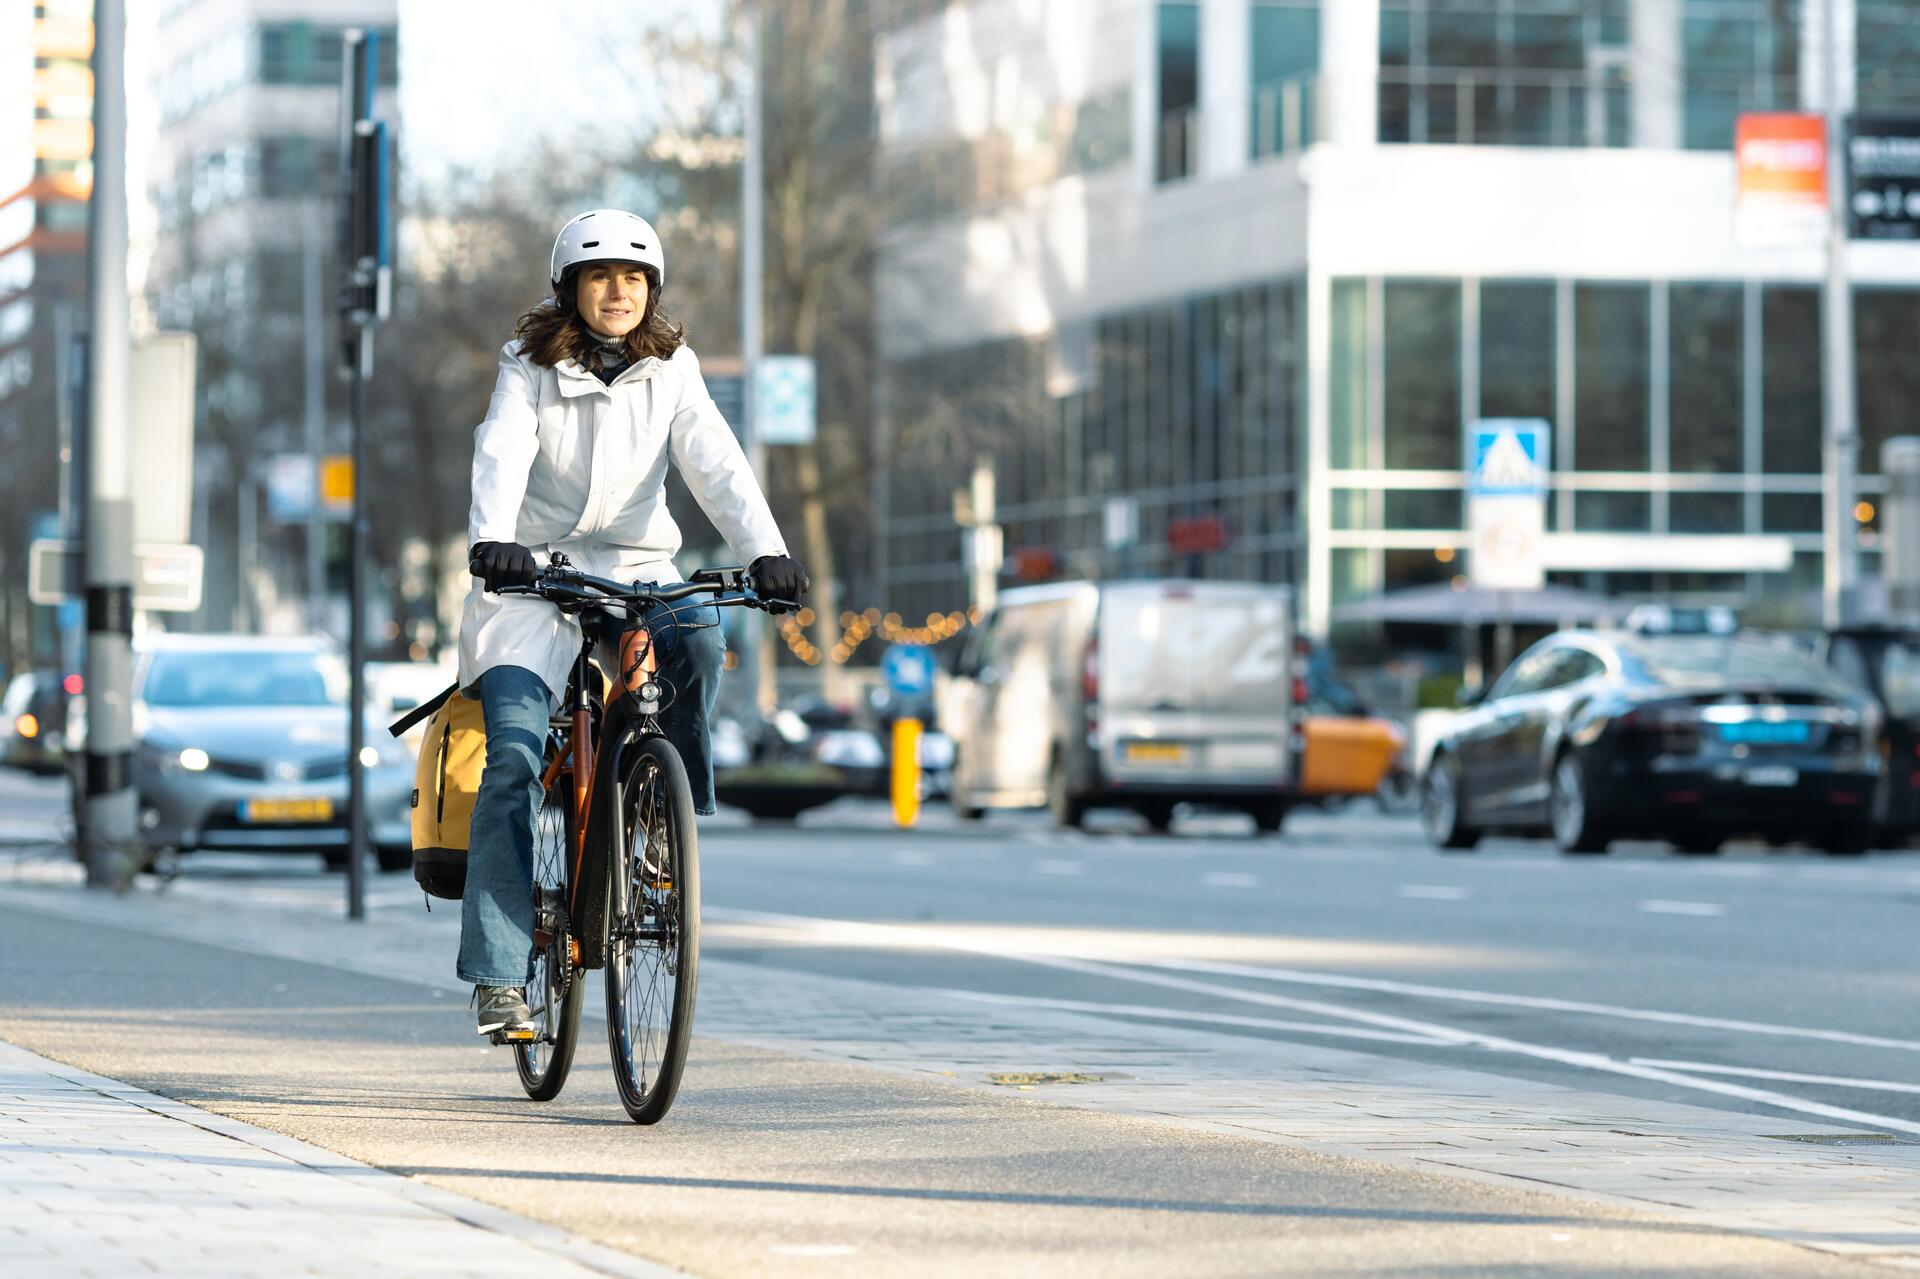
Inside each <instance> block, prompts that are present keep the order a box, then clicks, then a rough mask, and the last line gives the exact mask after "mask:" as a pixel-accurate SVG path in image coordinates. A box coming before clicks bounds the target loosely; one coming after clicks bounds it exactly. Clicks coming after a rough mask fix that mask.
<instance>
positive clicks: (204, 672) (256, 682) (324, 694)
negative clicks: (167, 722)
mask: <svg viewBox="0 0 1920 1279" xmlns="http://www.w3.org/2000/svg"><path fill="white" fill-rule="evenodd" d="M141 700H143V701H145V702H146V703H147V705H149V706H339V705H342V704H343V703H344V702H345V701H346V672H345V669H344V668H343V667H342V666H341V664H340V663H339V662H338V661H336V660H334V659H333V658H331V657H329V656H328V655H326V654H324V653H299V652H285V651H278V652H274V651H262V650H259V649H219V650H215V649H207V650H202V651H196V652H178V653H156V654H154V656H153V660H152V663H151V664H150V665H149V666H148V667H147V674H146V680H145V682H144V683H143V684H142V686H141Z"/></svg>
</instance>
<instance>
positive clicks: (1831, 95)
mask: <svg viewBox="0 0 1920 1279" xmlns="http://www.w3.org/2000/svg"><path fill="white" fill-rule="evenodd" d="M1839 4H1840V0H1826V3H1825V5H1824V6H1823V7H1824V13H1823V15H1822V16H1823V20H1824V25H1825V30H1824V36H1823V40H1824V43H1825V46H1826V47H1825V48H1824V50H1823V51H1822V52H1823V53H1824V54H1825V59H1824V61H1825V65H1826V75H1825V81H1826V93H1825V95H1824V98H1825V101H1824V103H1823V106H1824V108H1825V112H1826V118H1827V129H1826V132H1827V281H1826V296H1825V304H1824V305H1823V306H1822V307H1821V320H1822V335H1823V337H1824V338H1825V342H1826V356H1827V358H1826V359H1825V360H1824V361H1823V362H1822V365H1823V368H1824V370H1825V375H1826V386H1825V397H1824V398H1825V408H1826V412H1825V414H1824V417H1825V419H1826V467H1825V488H1826V493H1825V502H1824V504H1823V505H1824V508H1825V509H1824V517H1825V518H1824V519H1823V520H1822V526H1821V534H1822V536H1821V549H1822V551H1823V552H1824V555H1823V557H1822V558H1823V560H1824V564H1823V569H1824V572H1823V575H1822V578H1823V583H1824V590H1823V591H1822V600H1821V602H1822V612H1823V614H1824V617H1825V621H1826V624H1827V625H1828V626H1829V627H1833V626H1840V625H1842V624H1844V623H1845V622H1846V621H1848V620H1849V616H1850V614H1851V612H1852V610H1853V594H1854V581H1855V568H1856V557H1855V540H1856V539H1855V534H1854V527H1853V526H1854V518H1853V502H1854V491H1855V488H1856V485H1855V482H1854V470H1855V467H1856V466H1857V465H1858V461H1859V459H1858V457H1857V454H1858V453H1859V449H1860V435H1859V428H1858V426H1857V425H1856V423H1855V421H1854V385H1853V290H1852V288H1851V287H1850V286H1849V283H1848V279H1847V193H1846V189H1845V188H1846V176H1847V164H1846V144H1847V138H1846V118H1847V117H1846V111H1845V109H1844V104H1843V103H1842V102H1841V100H1840V75H1841V57H1840V38H1839V37H1840V20H1839V12H1838V10H1839Z"/></svg>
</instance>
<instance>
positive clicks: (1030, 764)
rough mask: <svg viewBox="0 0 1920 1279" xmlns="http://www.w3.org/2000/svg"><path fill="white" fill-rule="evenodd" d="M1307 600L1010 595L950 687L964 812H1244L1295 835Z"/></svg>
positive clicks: (1067, 587)
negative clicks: (1299, 607)
mask: <svg viewBox="0 0 1920 1279" xmlns="http://www.w3.org/2000/svg"><path fill="white" fill-rule="evenodd" d="M1304 674H1305V672H1304V669H1299V668H1297V665H1296V659H1295V656H1294V644H1293V609H1292V593H1291V591H1290V590H1289V589H1288V588H1287V587H1284V586H1272V585H1266V584H1263V583H1255V582H1200V581H1174V580H1151V581H1129V582H1102V583H1096V582H1064V583H1059V584H1056V585H1049V586H1034V587H1023V588H1020V589H1017V590H1011V591H1007V592H1005V593H1004V594H1003V595H1002V596H1001V597H1000V603H999V605H998V607H996V608H995V609H994V611H993V612H992V613H991V614H990V615H988V616H987V617H986V618H985V619H983V621H982V623H981V625H980V626H979V627H978V628H977V629H976V630H975V631H974V633H973V634H972V635H971V636H970V637H969V639H968V641H967V643H966V645H965V646H964V647H963V648H962V649H961V650H960V654H959V658H958V660H957V662H956V663H955V666H954V669H953V670H952V672H951V673H950V674H949V675H948V676H947V677H945V678H944V679H943V680H942V681H941V686H940V706H939V710H940V723H941V726H942V727H943V728H945V729H946V730H947V732H948V733H949V734H950V735H951V736H952V737H953V739H954V745H955V749H956V752H957V754H956V758H955V762H954V775H953V806H954V811H955V812H956V813H958V814H959V815H960V816H961V817H963V818H971V817H977V816H979V814H980V810H981V809H984V808H1022V807H1040V806H1042V805H1044V806H1046V807H1047V808H1048V809H1050V810H1051V811H1052V814H1053V817H1054V820H1055V821H1056V822H1058V823H1059V824H1062V825H1068V826H1077V825H1079V824H1080V822H1081V819H1082V818H1083V817H1085V815H1086V812H1087V810H1088V809H1089V808H1092V807H1096V806H1114V807H1121V808H1131V809H1134V810H1135V811H1136V812H1139V813H1140V814H1141V815H1143V816H1144V817H1146V819H1147V821H1148V823H1149V824H1150V825H1152V826H1153V828H1154V829H1155V830H1165V829H1166V828H1167V826H1168V825H1169V823H1171V821H1172V820H1173V809H1174V805H1176V804H1180V803H1190V804H1202V805H1208V806H1212V807H1223V808H1231V809H1239V810H1241V811H1243V812H1246V813H1249V814H1251V815H1252V817H1253V819H1254V821H1255V823H1256V824H1257V825H1258V826H1259V828H1260V829H1261V830H1265V831H1273V830H1278V829H1279V828H1280V824H1281V822H1282V821H1284V820H1285V818H1286V812H1287V807H1288V804H1289V803H1290V802H1291V800H1292V799H1293V797H1294V794H1295V776H1296V769H1295V762H1296V760H1297V759H1298V757H1299V739H1298V731H1299V730H1298V716H1297V714H1296V712H1297V711H1298V710H1299V708H1300V706H1301V703H1302V701H1303V700H1304V699H1303V698H1302V697H1300V696H1298V692H1299V688H1298V686H1299V680H1298V679H1297V678H1296V677H1297V676H1301V675H1304Z"/></svg>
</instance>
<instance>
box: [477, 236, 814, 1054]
mask: <svg viewBox="0 0 1920 1279" xmlns="http://www.w3.org/2000/svg"><path fill="white" fill-rule="evenodd" d="M548 278H549V280H550V281H551V282H552V284H553V296H552V297H550V298H548V299H546V300H545V301H543V302H541V303H540V304H539V305H538V306H536V307H534V308H533V309H532V310H530V311H528V312H527V313H526V314H525V315H523V316H521V317H520V322H519V324H518V325H517V326H516V329H515V337H514V340H513V341H511V342H509V343H507V345H506V346H504V347H502V348H501V350H500V373H499V378H498V380H497V381H496V382H495V383H494V388H493V401H492V403H491V404H490V405H489V406H488V408H487V418H486V421H484V422H482V423H481V424H480V426H479V427H478V428H477V429H476V430H475V432H474V442H473V505H472V509H471V511H470V512H469V514H468V517H467V540H468V542H469V544H470V546H471V548H472V549H471V551H470V557H471V560H472V566H473V572H474V576H476V577H477V578H479V579H480V581H479V582H477V583H476V584H475V586H474V588H473V590H471V591H470V592H468V594H467V601H466V607H465V611H464V613H463V614H462V616H461V620H460V687H461V688H462V690H464V691H465V693H466V694H467V695H468V696H469V697H475V698H478V699H479V701H480V704H481V707H482V711H483V714H484V716H485V719H486V728H487V762H486V769H485V771H484V772H483V773H482V774H481V779H480V792H479V795H478V796H477V798H476V800H475V803H474V809H473V830H472V837H471V840H470V844H469V852H468V863H467V879H466V893H465V898H464V901H463V902H462V910H461V918H460V958H459V966H458V972H459V975H460V978H461V980H462V981H467V982H471V983H473V985H474V986H475V988H476V989H475V999H476V1002H477V1004H478V1006H479V1010H480V1032H481V1033H482V1034H491V1033H494V1032H497V1031H505V1032H507V1033H510V1034H511V1033H514V1032H517V1031H521V1030H524V1029H526V1028H527V1027H529V1026H530V1025H531V1020H530V1014H529V1011H528V1008H527V1002H526V989H525V987H526V982H527V977H528V974H529V972H530V970H531V966H532V963H533V944H534V943H533V886H532V885H533V824H534V818H535V814H536V812H537V810H538V809H539V806H540V802H541V795H542V790H541V782H540V767H541V758H542V752H543V750H544V748H545V744H546V739H547V720H548V716H549V714H550V712H551V710H552V708H553V706H554V705H555V703H556V701H557V699H558V698H559V696H560V694H561V693H563V692H564V691H565V689H566V685H567V676H568V672H569V670H570V669H571V667H572V665H573V661H574V658H575V656H576V655H577V654H578V653H579V651H580V646H581V643H582V633H581V629H580V624H579V623H578V622H577V621H576V620H575V619H573V618H571V617H568V616H566V615H565V614H563V613H562V612H561V611H560V610H559V609H557V608H555V607H554V606H553V605H552V604H550V603H548V602H546V601H545V600H542V599H539V598H537V597H534V596H529V595H495V594H491V592H494V591H497V590H498V589H499V588H501V587H503V586H525V585H529V584H531V583H532V582H533V580H534V577H535V574H536V572H537V571H538V568H539V564H540V561H541V559H544V558H546V557H548V556H551V555H552V554H553V553H554V552H564V553H565V555H566V556H567V558H568V560H569V561H571V562H572V564H573V566H574V567H575V568H577V569H579V570H582V571H584V572H587V573H591V574H594V575H596V576H600V577H607V578H614V579H617V580H620V581H650V582H659V583H668V582H677V581H679V580H681V579H680V575H679V574H678V573H677V572H676V571H675V569H674V566H673V556H674V553H675V552H676V551H678V550H679V549H680V530H679V528H678V527H677V526H676V525H675V524H674V522H673V517H672V516H671V515H670V514H669V513H668V511H667V497H666V474H667V464H668V462H669V461H671V462H672V464H673V465H674V466H675V467H676V468H677V469H678V470H679V472H680V475H681V478H682V479H684V480H685V481H686V485H687V488H688V489H689V490H690V491H691V492H692V494H693V496H694V498H695V500H697V501H698V502H699V504H700V508H701V510H703V511H705V512H706V514H707V518H709V519H710V520H712V521H713V523H714V526H715V527H716V528H718V529H719V531H720V532H721V534H722V535H724V536H725V537H726V539H727V541H728V542H729V543H730V544H731V545H732V547H733V549H734V551H735V553H736V554H737V555H738V556H739V558H740V561H741V562H742V563H745V564H747V565H749V566H750V567H749V570H748V571H749V576H750V578H751V580H752V585H753V587H754V589H755V590H756V591H758V592H759V593H760V594H762V595H765V596H771V597H773V598H777V599H789V600H791V599H796V598H798V597H799V596H800V594H801V593H802V592H804V591H805V590H806V589H807V587H808V585H809V582H808V579H807V574H806V570H805V569H803V568H802V567H801V566H800V564H799V563H798V562H797V561H796V560H794V559H793V558H792V557H791V556H789V555H788V554H787V548H786V543H785V542H784V541H783V540H782V539H781V536H780V530H779V528H778V527H777V526H776V525H775V523H774V519H773V513H772V512H771V511H770V510H769V509H768V508H767V500H766V498H765V496H764V495H763V494H762V493H761V491H760V485H759V483H758V482H757V481H756V480H755V479H754V476H753V472H752V470H751V469H750V468H749V467H748V465H747V459H746V455H745V454H744V453H743V452H742V451H741V449H740V445H739V443H738V441H736V440H735V439H734V436H733V432H732V431H731V430H730V429H729V428H728V426H727V423H726V421H725V420H724V419H723V418H722V417H721V415H720V411H719V409H717V408H716V407H715V406H714V403H713V397H712V396H710V395H709V394H708V393H707V388H706V383H705V382H704V381H703V380H702V379H701V377H700V361H699V360H698V359H696V358H695V356H694V353H693V348H692V347H690V346H688V345H686V343H685V340H684V339H683V337H682V333H681V328H680V326H679V325H677V324H674V323H673V322H672V321H671V320H670V319H668V317H667V315H666V313H665V312H664V311H662V310H661V307H660V292H661V288H662V286H663V285H664V284H665V282H666V258H665V255H664V254H663V253H662V251H661V248H660V240H659V237H658V236H657V235H655V234H654V230H653V228H652V227H651V226H649V225H648V224H647V222H646V221H645V220H644V219H642V218H639V217H636V216H635V215H633V214H631V213H623V212H620V211H619V210H616V209H595V210H593V211H592V212H590V213H583V214H581V215H580V216H579V217H576V218H574V219H573V220H572V221H571V222H569V223H567V224H566V226H564V227H562V228H561V229H560V235H559V237H558V238H557V239H555V241H554V243H553V256H552V260H551V269H550V270H549V272H548ZM536 557H538V558H536ZM719 621H720V618H719V612H718V610H717V609H715V608H713V607H712V606H711V605H707V606H702V607H698V608H693V609H686V608H681V609H678V610H676V612H675V613H674V615H673V616H672V617H671V618H669V617H665V616H662V617H660V618H658V619H657V620H655V623H654V626H653V633H654V635H655V636H656V637H657V642H658V651H659V656H660V675H661V677H662V679H663V680H664V682H665V683H666V684H667V685H668V687H669V688H671V689H672V690H673V692H672V701H671V704H670V705H669V706H668V707H667V708H666V710H665V712H664V714H663V715H662V716H661V721H662V728H663V730H664V731H665V733H666V736H667V738H668V740H669V741H671V742H672V743H673V745H674V746H675V748H677V749H678V750H679V752H680V755H681V758H682V759H683V760H684V761H685V763H686V766H687V774H688V779H689V781H690V783H691V785H692V790H693V801H694V806H695V808H696V809H697V810H698V811H699V812H701V813H703V814H706V813H711V812H713V765H712V761H711V758H710V752H709V741H708V734H707V719H708V716H709V715H710V714H711V713H712V710H713V702H714V697H715V695H716V693H717V692H718V689H719V675H720V664H721V659H722V657H723V656H724V652H725V642H724V640H723V638H722V636H721V632H720V628H719Z"/></svg>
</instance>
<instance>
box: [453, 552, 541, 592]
mask: <svg viewBox="0 0 1920 1279" xmlns="http://www.w3.org/2000/svg"><path fill="white" fill-rule="evenodd" d="M467 568H468V570H469V571H470V572H471V573H472V574H473V575H474V576H475V577H477V578H479V579H480V580H481V581H483V582H485V583H486V584H487V589H488V590H490V591H497V590H499V589H500V588H501V587H503V586H532V585H533V579H534V577H535V576H536V575H537V574H538V573H539V572H540V566H539V565H537V564H535V563H534V562H533V552H532V551H529V550H528V549H527V548H526V547H524V546H522V545H520V543H518V542H475V543H474V544H473V549H472V550H470V551H468V552H467Z"/></svg>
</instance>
